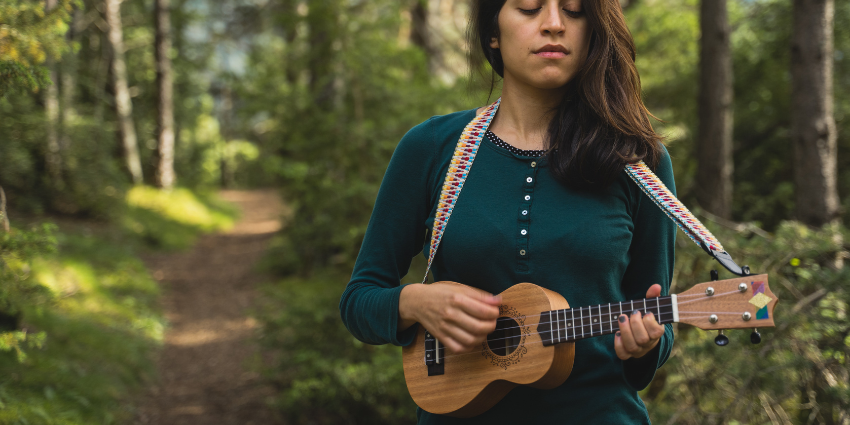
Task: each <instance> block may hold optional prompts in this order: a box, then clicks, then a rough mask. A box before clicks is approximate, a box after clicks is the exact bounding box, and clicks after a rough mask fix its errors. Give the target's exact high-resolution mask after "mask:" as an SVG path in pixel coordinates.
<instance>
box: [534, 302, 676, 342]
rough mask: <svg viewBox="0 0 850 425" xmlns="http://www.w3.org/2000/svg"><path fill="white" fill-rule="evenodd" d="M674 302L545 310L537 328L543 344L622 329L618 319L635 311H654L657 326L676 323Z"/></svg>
mask: <svg viewBox="0 0 850 425" xmlns="http://www.w3.org/2000/svg"><path fill="white" fill-rule="evenodd" d="M674 302H675V298H673V297H669V296H668V297H658V298H645V299H641V300H633V301H624V302H621V303H610V304H600V305H594V306H590V307H580V308H570V309H566V310H552V311H544V312H542V313H540V324H539V325H538V326H537V331H538V332H539V333H540V338H541V339H542V340H543V345H552V344H557V343H560V342H572V341H577V340H580V339H583V338H591V337H594V336H600V335H607V334H611V333H614V332H617V331H618V330H619V329H620V326H619V325H620V323H619V322H618V321H617V318H618V317H620V315H621V314H626V315H629V316H631V314H632V312H633V311H635V310H639V311H640V312H641V317H642V316H643V315H646V313H649V312H651V313H652V314H653V315H655V320H657V321H658V323H661V324H665V323H673V322H674V305H673V303H674Z"/></svg>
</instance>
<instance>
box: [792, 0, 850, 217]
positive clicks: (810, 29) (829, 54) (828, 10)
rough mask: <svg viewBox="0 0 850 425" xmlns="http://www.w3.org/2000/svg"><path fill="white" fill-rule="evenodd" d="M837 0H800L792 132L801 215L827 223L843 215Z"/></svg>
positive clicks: (797, 1) (795, 35)
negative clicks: (835, 72)
mask: <svg viewBox="0 0 850 425" xmlns="http://www.w3.org/2000/svg"><path fill="white" fill-rule="evenodd" d="M834 14H835V4H834V2H833V0H794V33H793V36H792V42H791V43H792V44H791V86H792V87H791V108H792V110H791V137H792V139H793V142H794V158H795V164H794V182H795V186H796V190H795V194H796V210H797V211H796V213H797V219H799V220H801V221H802V222H804V223H806V224H809V225H811V226H822V225H824V224H826V223H829V222H832V221H833V220H835V219H837V218H838V216H839V207H840V204H839V201H838V189H837V175H836V167H837V159H836V151H837V140H838V134H837V130H836V126H835V117H834V115H833V97H832V65H833V40H832V38H833V25H834V24H833V22H834Z"/></svg>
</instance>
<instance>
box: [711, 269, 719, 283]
mask: <svg viewBox="0 0 850 425" xmlns="http://www.w3.org/2000/svg"><path fill="white" fill-rule="evenodd" d="M717 279H720V276H719V275H718V274H717V270H712V271H711V280H712V281H715V280H717Z"/></svg>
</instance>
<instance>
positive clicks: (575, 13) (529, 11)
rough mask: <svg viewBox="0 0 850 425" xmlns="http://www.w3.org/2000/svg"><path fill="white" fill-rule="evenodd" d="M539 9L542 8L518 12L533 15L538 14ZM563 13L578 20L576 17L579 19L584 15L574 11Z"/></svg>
mask: <svg viewBox="0 0 850 425" xmlns="http://www.w3.org/2000/svg"><path fill="white" fill-rule="evenodd" d="M540 9H542V8H541V7H538V8H537V9H520V10H519V11H520V12H522V13H524V14H526V15H534V14H535V13H537V12H539V11H540ZM564 12H567V15H569V16H570V17H571V18H578V17H581V16H582V15H584V11H575V10H567V9H564Z"/></svg>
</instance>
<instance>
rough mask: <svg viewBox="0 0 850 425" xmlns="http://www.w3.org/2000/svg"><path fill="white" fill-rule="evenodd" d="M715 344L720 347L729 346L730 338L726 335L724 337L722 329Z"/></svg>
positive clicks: (715, 339)
mask: <svg viewBox="0 0 850 425" xmlns="http://www.w3.org/2000/svg"><path fill="white" fill-rule="evenodd" d="M714 343H715V344H717V345H718V346H720V347H725V346H727V345H729V338H728V337H727V336H726V335H723V329H721V330H720V332H719V333H718V334H717V337H715V338H714Z"/></svg>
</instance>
